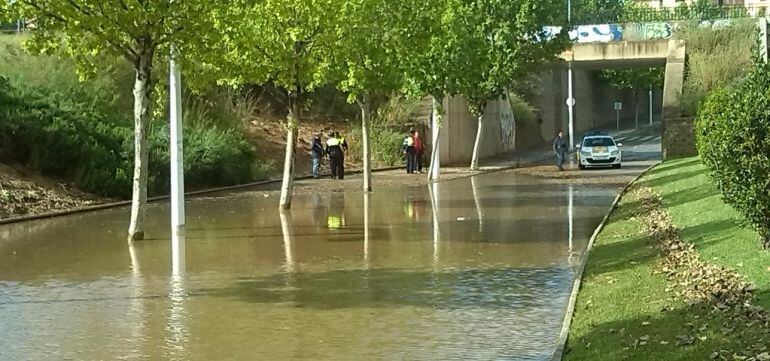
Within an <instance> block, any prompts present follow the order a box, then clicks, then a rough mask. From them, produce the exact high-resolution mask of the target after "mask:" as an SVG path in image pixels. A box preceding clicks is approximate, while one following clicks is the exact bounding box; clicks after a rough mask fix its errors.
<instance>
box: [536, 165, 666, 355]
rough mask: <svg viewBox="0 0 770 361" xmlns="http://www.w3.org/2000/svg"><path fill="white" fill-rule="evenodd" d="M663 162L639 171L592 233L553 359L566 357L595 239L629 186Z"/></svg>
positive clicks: (568, 304)
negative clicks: (577, 302) (578, 297)
mask: <svg viewBox="0 0 770 361" xmlns="http://www.w3.org/2000/svg"><path fill="white" fill-rule="evenodd" d="M660 164H661V162H660V161H658V162H657V163H655V164H653V165H651V166H649V167H647V169H645V170H644V171H642V173H639V175H637V176H636V177H635V178H634V179H632V180H631V181H630V182H628V183H627V184H626V185H625V186H624V187H623V189H622V190H621V191H620V192H619V193H618V195H617V196H615V199H614V200H613V201H612V205H610V209H609V210H608V211H607V214H605V215H604V218H603V219H602V221H601V222H599V225H598V226H597V227H596V229H595V230H594V233H593V234H592V235H591V239H589V241H588V246H586V250H585V252H583V260H581V261H580V266H579V268H578V273H577V275H576V276H575V281H574V282H573V283H572V292H571V294H570V298H569V303H567V312H566V313H565V314H564V320H563V321H562V326H561V332H560V333H559V340H558V341H557V344H556V350H555V351H554V352H553V355H552V356H551V361H561V359H562V358H563V357H564V349H565V347H566V346H567V338H568V337H569V329H570V325H571V324H572V317H573V316H574V313H575V302H576V301H577V295H578V293H579V292H580V287H581V286H582V283H583V272H585V269H586V264H587V263H588V256H589V253H590V251H591V249H592V248H593V246H594V241H596V238H597V237H598V236H599V233H601V231H602V230H603V229H604V226H605V225H606V224H607V221H608V220H609V219H610V215H611V214H612V212H613V211H614V210H615V208H617V206H618V203H620V200H621V199H622V198H623V196H624V195H625V194H626V192H627V191H628V189H629V188H631V186H632V185H634V184H635V183H636V182H637V181H638V180H639V179H640V178H642V177H643V176H644V175H645V174H647V172H649V171H650V170H652V169H653V168H655V167H656V166H658V165H660Z"/></svg>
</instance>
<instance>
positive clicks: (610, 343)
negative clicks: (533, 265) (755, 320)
mask: <svg viewBox="0 0 770 361" xmlns="http://www.w3.org/2000/svg"><path fill="white" fill-rule="evenodd" d="M762 292H765V293H766V292H768V290H763V291H762ZM624 302H629V307H630V308H636V306H634V305H632V304H631V303H632V302H634V301H633V300H630V299H629V300H626V301H624ZM664 302H669V301H667V300H666V301H664ZM579 306H580V307H583V308H585V307H586V306H585V305H582V304H581V305H579ZM663 306H664V303H661V307H660V311H655V310H653V311H647V312H645V311H644V310H643V307H638V308H639V310H638V311H639V312H638V313H637V314H636V315H635V316H633V317H627V318H621V319H619V320H616V321H610V322H597V323H595V324H593V323H592V324H590V326H589V325H586V324H581V325H579V327H587V326H588V327H590V328H589V329H588V331H587V332H586V333H585V334H583V335H581V336H579V337H575V336H572V338H570V339H569V340H568V341H567V348H566V354H565V357H564V360H591V361H604V360H608V361H609V360H612V361H614V360H666V361H679V360H681V361H684V360H709V359H711V358H710V357H711V355H712V354H713V352H715V351H719V350H735V351H742V350H744V348H745V346H746V345H757V346H762V345H764V344H765V342H766V340H765V338H766V336H767V332H768V330H767V329H763V328H761V327H749V326H745V327H740V326H739V327H736V328H735V331H734V332H726V331H725V328H724V327H725V326H724V323H725V322H728V319H727V315H726V314H718V313H716V314H715V313H709V309H710V308H711V306H708V305H692V306H688V305H681V306H678V307H676V308H674V309H669V310H665V311H664V308H663ZM591 307H600V305H596V306H591ZM647 310H649V308H647ZM579 312H580V310H578V313H579ZM602 317H604V318H605V319H614V318H617V315H616V316H613V315H606V316H602ZM621 317H622V316H621ZM583 322H585V321H583ZM573 325H575V324H573ZM573 329H574V328H573ZM680 336H683V337H682V338H680ZM689 337H692V339H689ZM682 339H684V340H686V341H684V342H683V341H680V340H682ZM642 341H644V344H642ZM726 356H730V357H731V356H732V354H727V355H726ZM730 359H732V358H730Z"/></svg>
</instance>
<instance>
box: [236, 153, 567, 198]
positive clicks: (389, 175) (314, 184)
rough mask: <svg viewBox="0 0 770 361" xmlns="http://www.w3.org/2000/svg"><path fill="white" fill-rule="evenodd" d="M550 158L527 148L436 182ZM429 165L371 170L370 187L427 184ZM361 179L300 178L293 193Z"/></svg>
mask: <svg viewBox="0 0 770 361" xmlns="http://www.w3.org/2000/svg"><path fill="white" fill-rule="evenodd" d="M551 158H553V152H551V151H550V150H548V149H547V148H542V149H538V150H528V151H522V152H513V153H509V154H503V155H499V156H497V157H493V158H488V159H483V160H481V161H480V162H479V163H480V168H479V170H476V171H471V170H470V169H469V168H468V166H467V165H455V166H442V167H441V174H440V176H439V181H446V180H452V179H457V178H463V177H470V176H473V175H476V174H481V173H488V172H495V171H499V170H505V169H512V168H520V167H525V166H530V165H540V164H544V163H546V162H548V161H549V160H550V159H551ZM427 172H428V168H427V167H426V168H424V169H423V173H421V174H406V171H405V170H404V169H389V170H380V171H374V172H372V188H373V189H374V190H375V191H376V190H377V188H380V187H394V186H420V185H426V184H428V183H430V181H429V180H428V174H427ZM362 187H363V180H362V175H361V173H355V174H347V175H345V179H344V180H332V179H330V178H329V177H328V176H326V177H324V178H321V179H312V178H310V179H301V180H295V182H294V194H303V193H309V192H317V191H330V190H331V191H343V190H344V191H362ZM280 188H281V182H280V181H277V182H273V183H268V184H261V185H256V186H252V187H246V188H241V189H238V190H231V191H228V193H229V192H239V191H247V192H249V191H260V192H265V193H267V192H272V191H278V190H280Z"/></svg>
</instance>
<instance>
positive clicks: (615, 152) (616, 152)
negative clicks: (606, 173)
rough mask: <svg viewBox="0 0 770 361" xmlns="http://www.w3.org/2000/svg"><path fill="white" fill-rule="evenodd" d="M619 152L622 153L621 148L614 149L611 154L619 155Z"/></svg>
mask: <svg viewBox="0 0 770 361" xmlns="http://www.w3.org/2000/svg"><path fill="white" fill-rule="evenodd" d="M619 153H620V151H619V150H613V151H612V153H610V155H618V154H619Z"/></svg>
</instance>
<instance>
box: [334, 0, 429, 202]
mask: <svg viewBox="0 0 770 361" xmlns="http://www.w3.org/2000/svg"><path fill="white" fill-rule="evenodd" d="M422 4H423V2H421V1H414V0H356V1H344V2H342V10H341V11H340V13H339V14H338V16H339V20H338V22H339V24H340V28H341V35H342V36H341V37H340V38H339V46H338V47H337V49H338V50H337V51H336V52H335V53H336V54H335V60H336V61H337V62H338V66H339V67H340V74H339V80H338V83H337V84H338V87H339V89H340V90H341V91H343V92H345V93H347V94H348V100H349V101H350V102H355V103H356V104H358V106H359V107H360V109H361V137H362V142H363V144H362V147H363V188H364V191H371V190H372V186H371V170H372V168H371V154H370V153H371V145H370V134H369V123H370V119H371V112H372V100H373V98H375V97H378V96H379V97H384V96H388V95H391V94H393V93H395V92H396V91H399V90H401V89H403V88H404V73H405V66H404V64H406V62H405V61H404V59H408V58H410V57H411V56H414V55H415V52H414V49H418V48H421V47H422V46H423V44H421V43H420V42H419V41H416V40H419V39H422V37H420V36H415V32H417V31H419V30H420V29H422V27H421V26H420V25H418V24H417V23H416V22H415V20H416V19H415V17H414V15H415V14H421V13H422V10H423V9H421V6H422ZM396 149H398V148H396Z"/></svg>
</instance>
